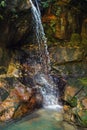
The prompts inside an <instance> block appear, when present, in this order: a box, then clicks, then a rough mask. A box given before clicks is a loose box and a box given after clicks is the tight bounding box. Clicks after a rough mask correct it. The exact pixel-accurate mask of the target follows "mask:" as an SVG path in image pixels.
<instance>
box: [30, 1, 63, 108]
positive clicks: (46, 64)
mask: <svg viewBox="0 0 87 130" xmlns="http://www.w3.org/2000/svg"><path fill="white" fill-rule="evenodd" d="M30 3H31V10H32V15H33V22H34V25H35V28H34V29H35V35H36V40H37V43H38V46H39V52H40V61H41V65H42V72H40V73H37V74H36V75H35V77H34V80H35V82H36V84H39V86H40V91H41V94H42V95H43V107H45V108H46V107H48V108H53V109H54V108H61V106H59V105H58V90H56V89H55V88H56V84H55V83H54V82H53V80H52V77H51V76H50V75H49V72H50V58H49V52H48V49H47V44H46V43H47V39H46V37H45V33H44V29H43V26H42V22H41V14H40V9H39V6H38V2H37V0H36V7H37V8H36V7H35V5H34V4H33V2H32V1H31V0H30Z"/></svg>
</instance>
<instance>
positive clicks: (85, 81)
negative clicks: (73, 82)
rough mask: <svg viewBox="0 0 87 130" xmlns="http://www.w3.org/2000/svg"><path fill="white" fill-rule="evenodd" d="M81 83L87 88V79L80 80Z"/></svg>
mask: <svg viewBox="0 0 87 130" xmlns="http://www.w3.org/2000/svg"><path fill="white" fill-rule="evenodd" d="M79 80H80V81H81V83H82V84H83V85H84V86H87V78H86V77H85V78H81V79H79Z"/></svg>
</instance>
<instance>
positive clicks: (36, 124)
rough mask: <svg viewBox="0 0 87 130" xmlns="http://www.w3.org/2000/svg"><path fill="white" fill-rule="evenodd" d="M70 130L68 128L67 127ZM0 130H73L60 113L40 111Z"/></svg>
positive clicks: (7, 124) (2, 126)
mask: <svg viewBox="0 0 87 130" xmlns="http://www.w3.org/2000/svg"><path fill="white" fill-rule="evenodd" d="M67 125H68V127H69V128H70V129H69V128H68V127H67ZM0 130H75V129H74V127H73V126H71V125H69V124H65V123H64V122H63V115H62V113H61V112H57V111H53V110H47V109H41V110H38V111H36V112H34V113H32V114H31V115H27V116H26V117H24V118H22V119H21V120H18V121H12V122H10V123H6V124H3V125H1V127H0Z"/></svg>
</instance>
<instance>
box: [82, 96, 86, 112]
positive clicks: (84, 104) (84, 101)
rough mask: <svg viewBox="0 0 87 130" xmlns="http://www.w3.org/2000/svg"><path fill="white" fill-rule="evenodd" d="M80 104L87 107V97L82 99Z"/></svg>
mask: <svg viewBox="0 0 87 130" xmlns="http://www.w3.org/2000/svg"><path fill="white" fill-rule="evenodd" d="M82 105H83V106H84V109H87V98H84V99H83V100H82Z"/></svg>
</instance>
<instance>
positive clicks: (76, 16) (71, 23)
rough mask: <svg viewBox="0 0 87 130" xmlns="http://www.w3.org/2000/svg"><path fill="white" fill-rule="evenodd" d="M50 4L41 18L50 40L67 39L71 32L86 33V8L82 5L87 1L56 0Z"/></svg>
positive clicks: (86, 3) (69, 37)
mask: <svg viewBox="0 0 87 130" xmlns="http://www.w3.org/2000/svg"><path fill="white" fill-rule="evenodd" d="M50 4H51V5H50V6H49V7H48V10H47V11H48V13H44V15H43V18H42V20H43V23H44V27H45V32H46V34H47V37H48V40H49V41H50V42H54V41H58V40H59V41H61V40H62V41H66V40H68V41H69V40H70V39H71V36H72V35H73V33H76V34H81V33H85V34H86V26H85V25H86V19H87V13H86V12H87V10H86V9H84V7H86V6H87V1H85V0H84V1H81V0H79V5H78V3H77V2H76V1H74V0H69V1H65V0H63V1H61V0H58V1H55V2H53V3H50ZM54 18H55V19H54ZM83 26H84V27H83ZM83 28H84V29H83ZM83 30H84V31H83ZM86 37H87V36H86Z"/></svg>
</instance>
